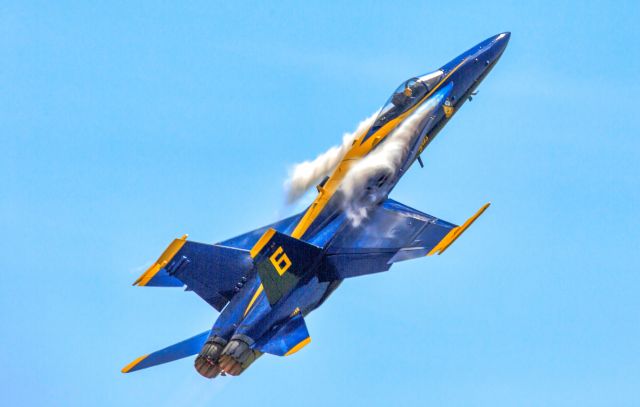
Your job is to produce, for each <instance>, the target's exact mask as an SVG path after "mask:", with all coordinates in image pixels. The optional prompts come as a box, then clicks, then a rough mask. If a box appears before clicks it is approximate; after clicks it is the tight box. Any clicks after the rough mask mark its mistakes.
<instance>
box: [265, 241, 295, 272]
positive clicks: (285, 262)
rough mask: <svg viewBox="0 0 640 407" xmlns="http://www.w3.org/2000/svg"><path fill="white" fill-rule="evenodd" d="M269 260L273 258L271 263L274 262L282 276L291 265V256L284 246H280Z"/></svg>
mask: <svg viewBox="0 0 640 407" xmlns="http://www.w3.org/2000/svg"><path fill="white" fill-rule="evenodd" d="M280 253H282V255H280ZM278 256H280V257H278ZM269 260H271V264H273V267H275V268H276V271H277V272H278V274H279V275H280V276H281V275H283V274H284V273H286V272H287V270H289V267H291V260H289V256H287V254H286V253H285V252H284V249H283V248H282V246H279V247H278V250H276V251H275V252H274V253H273V254H272V255H271V257H269Z"/></svg>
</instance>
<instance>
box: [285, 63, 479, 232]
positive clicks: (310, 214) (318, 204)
mask: <svg viewBox="0 0 640 407" xmlns="http://www.w3.org/2000/svg"><path fill="white" fill-rule="evenodd" d="M465 61H466V59H464V60H462V62H460V63H459V64H458V65H457V66H456V67H455V68H453V69H452V70H451V72H449V73H448V74H447V75H446V76H445V77H444V78H443V79H442V80H441V81H440V82H439V83H438V85H436V86H435V87H434V88H433V89H432V90H431V91H430V92H429V93H427V94H426V95H425V96H424V97H423V98H422V100H421V101H420V103H416V105H415V106H413V107H412V108H411V109H409V110H407V111H406V112H405V113H403V114H401V115H400V116H398V117H396V118H395V119H393V120H390V121H389V122H388V123H386V124H385V125H384V126H382V127H381V128H380V129H379V130H378V131H377V132H376V133H375V134H376V137H373V135H372V137H370V138H369V139H368V140H367V142H366V143H363V144H360V143H361V142H362V141H361V139H362V138H363V137H364V136H365V135H366V134H367V132H368V131H369V129H366V130H364V131H363V132H362V133H360V134H359V135H358V136H357V137H356V142H355V143H354V145H353V147H352V148H351V150H349V151H348V152H347V154H346V155H345V156H344V158H343V159H342V162H341V163H340V165H338V167H337V168H336V169H335V170H334V171H333V174H331V177H329V179H328V180H327V182H326V183H325V184H324V186H323V188H322V190H321V191H320V192H319V193H318V196H317V197H316V199H315V201H313V203H312V204H311V206H310V207H309V209H307V212H306V213H305V214H304V216H303V217H302V218H301V219H300V221H299V222H298V224H297V225H296V227H295V229H294V230H293V232H292V233H291V236H292V237H294V238H296V239H300V238H301V237H302V235H304V234H305V232H306V231H307V230H308V229H309V227H310V226H311V224H312V223H313V221H314V220H316V218H317V217H318V215H320V213H321V212H322V210H323V209H324V208H325V207H326V206H327V203H328V202H329V200H330V199H331V197H332V196H333V195H334V194H335V192H336V191H337V190H338V187H339V186H340V183H341V182H342V180H343V179H344V177H345V175H347V172H348V171H349V169H350V168H351V166H352V165H353V164H354V163H355V162H356V161H357V160H359V159H360V158H362V157H364V156H365V155H367V154H368V153H369V151H371V149H373V147H375V145H376V144H377V143H379V142H380V141H382V140H383V139H384V138H385V137H386V136H387V135H389V133H391V131H392V130H393V129H395V128H396V126H397V125H398V124H400V122H402V120H404V119H405V118H406V117H407V116H409V115H410V114H411V113H413V111H414V110H415V109H417V108H418V107H419V106H420V105H421V104H422V103H423V102H424V101H425V100H427V99H428V98H429V97H430V96H431V95H432V94H433V93H434V92H436V91H437V90H438V89H439V88H440V86H442V84H443V83H445V81H446V80H447V79H448V78H449V77H450V76H451V75H452V74H453V73H454V72H455V71H457V70H458V69H459V68H460V67H461V66H462V64H464V62H465Z"/></svg>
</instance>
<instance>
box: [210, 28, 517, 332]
mask: <svg viewBox="0 0 640 407" xmlns="http://www.w3.org/2000/svg"><path fill="white" fill-rule="evenodd" d="M509 37H510V34H509V33H502V34H499V35H496V36H493V37H490V38H488V39H486V40H485V41H482V42H481V43H479V44H478V45H476V46H475V47H472V48H470V49H469V50H467V51H466V52H464V53H462V54H461V55H459V56H458V57H456V58H454V59H453V60H451V61H450V62H448V63H447V64H445V65H444V66H443V67H442V68H441V70H442V71H443V72H444V74H443V78H445V79H444V80H442V82H441V83H439V84H438V85H437V86H438V90H436V91H435V92H434V93H433V95H431V96H430V97H429V98H427V99H425V100H424V101H422V102H421V103H422V104H425V105H426V104H428V103H434V100H435V103H437V105H438V106H441V104H442V103H443V102H444V100H443V99H448V101H449V102H450V103H451V105H452V106H453V107H454V109H458V108H459V107H460V106H461V105H462V104H463V103H464V101H465V100H466V99H467V97H468V96H469V95H470V93H471V92H472V91H473V90H474V89H475V88H476V87H477V86H478V84H479V83H480V82H481V81H482V79H484V77H485V76H486V74H487V73H488V72H489V71H490V70H491V68H492V67H493V66H494V64H495V63H496V62H497V60H498V59H499V58H500V56H501V55H502V53H503V51H504V49H505V47H506V45H507V43H508V41H509ZM418 110H419V108H418V109H416V111H418ZM414 114H415V113H414ZM409 117H410V116H409ZM405 120H406V119H405ZM448 120H449V118H447V117H446V116H445V114H444V112H443V111H442V109H436V110H435V111H434V113H433V117H432V118H431V120H424V123H422V126H423V127H422V128H420V129H419V133H420V136H419V137H418V138H417V139H416V140H415V141H414V142H413V144H412V146H411V148H410V153H409V154H408V156H407V159H406V162H405V163H403V165H402V167H401V168H402V170H401V171H400V175H399V176H398V177H397V178H396V179H393V180H391V181H390V182H389V184H388V185H386V187H385V188H386V190H385V191H386V194H385V195H388V193H389V192H390V191H391V190H392V189H393V187H395V185H396V184H397V182H398V180H399V178H400V177H401V175H402V174H404V172H406V170H408V168H409V167H410V166H411V165H412V164H413V162H414V161H415V159H416V157H417V155H418V154H419V150H420V147H421V146H422V147H423V148H424V146H425V145H426V144H428V143H430V142H431V141H432V140H433V138H434V137H435V135H436V134H437V133H438V132H439V131H440V129H442V127H443V126H444V125H445V124H446V122H447V121H448ZM426 136H428V137H429V139H428V140H427V141H426V144H425V145H423V141H424V137H426ZM340 198H341V197H340V194H339V193H337V194H336V195H334V197H333V198H332V199H331V200H330V201H329V203H328V204H327V206H326V207H325V209H324V210H323V212H322V213H321V214H320V216H318V218H317V219H316V220H315V221H314V222H313V223H312V225H311V226H310V227H309V229H308V230H307V232H306V233H305V234H304V235H303V240H305V241H307V242H309V243H311V244H314V245H316V246H318V247H321V248H323V249H324V250H325V251H327V252H330V251H331V249H332V243H333V242H334V241H336V240H339V239H337V238H338V237H339V236H340V234H341V233H342V231H343V230H345V229H346V226H347V224H348V223H349V221H348V219H347V218H346V216H345V214H344V211H343V207H342V205H341V204H340ZM302 215H303V214H298V215H295V216H292V217H290V218H287V219H284V220H282V221H280V222H278V223H276V224H274V225H270V227H273V228H274V229H276V230H277V231H279V232H282V233H287V234H290V233H291V232H292V230H293V228H294V227H295V225H296V224H297V223H298V222H299V220H300V218H301V217H302ZM267 228H268V227H265V228H262V229H258V230H256V231H253V232H249V233H247V234H244V235H241V236H238V237H236V238H233V239H230V240H227V241H225V242H222V243H220V244H222V245H228V246H233V247H240V248H244V249H247V250H249V249H250V248H251V247H252V246H253V245H254V244H255V243H256V242H257V240H258V239H259V238H260V236H262V234H263V233H264V231H265V230H266V229H267ZM339 283H340V282H339V281H335V282H331V283H329V282H323V281H320V280H319V279H318V277H317V275H307V276H306V277H304V278H303V279H302V280H301V281H300V283H299V284H298V286H297V287H296V288H294V289H293V290H292V291H291V292H290V293H289V294H288V295H287V297H285V298H283V299H282V300H280V301H279V302H278V303H277V304H275V305H274V306H270V305H269V303H268V301H267V298H266V295H265V294H264V292H262V293H261V294H260V295H259V296H258V298H257V299H256V300H255V302H254V304H253V305H252V307H251V309H250V310H249V311H248V312H247V314H246V316H245V315H244V314H245V310H246V308H247V306H248V304H249V302H250V301H251V298H252V297H253V295H254V293H255V291H256V290H257V289H258V287H259V285H260V281H259V277H258V276H257V274H256V273H255V272H253V274H252V275H251V276H250V277H249V281H248V282H247V284H245V286H244V287H243V288H242V289H241V290H240V292H238V293H237V294H236V296H235V297H234V298H233V300H232V301H231V302H229V304H228V305H227V306H226V308H225V309H224V310H223V311H222V313H221V315H220V316H219V318H218V320H217V321H216V323H215V325H214V327H213V332H212V333H213V334H214V335H218V336H222V337H224V338H226V339H229V338H230V337H231V336H232V335H233V334H234V333H235V334H243V335H246V336H248V337H250V338H252V339H253V340H258V339H260V338H263V339H264V336H265V335H272V334H273V332H275V331H276V330H277V327H278V326H279V325H280V324H282V323H283V322H284V321H286V320H287V319H288V318H289V317H290V315H291V314H292V313H293V312H294V310H295V309H296V308H300V311H301V312H302V314H303V315H306V314H308V313H309V312H311V311H313V310H314V309H316V308H317V307H318V306H319V305H320V304H322V302H324V300H326V298H327V297H328V295H330V294H331V292H332V291H333V290H334V289H335V288H336V287H337V285H339Z"/></svg>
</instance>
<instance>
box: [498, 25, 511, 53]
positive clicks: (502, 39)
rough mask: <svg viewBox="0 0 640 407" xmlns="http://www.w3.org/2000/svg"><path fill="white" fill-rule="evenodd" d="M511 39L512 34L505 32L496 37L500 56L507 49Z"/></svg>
mask: <svg viewBox="0 0 640 407" xmlns="http://www.w3.org/2000/svg"><path fill="white" fill-rule="evenodd" d="M510 38H511V33H510V32H509V31H505V32H503V33H501V34H498V35H496V37H495V46H496V47H497V48H498V54H502V52H503V51H504V49H505V48H506V47H507V44H508V43H509V39H510Z"/></svg>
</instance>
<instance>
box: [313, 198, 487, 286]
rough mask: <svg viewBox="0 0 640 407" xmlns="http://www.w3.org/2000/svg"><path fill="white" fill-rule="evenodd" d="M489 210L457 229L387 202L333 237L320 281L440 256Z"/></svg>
mask: <svg viewBox="0 0 640 407" xmlns="http://www.w3.org/2000/svg"><path fill="white" fill-rule="evenodd" d="M488 207H489V204H486V205H484V206H483V207H482V208H480V210H479V211H478V212H477V213H476V214H475V215H473V216H472V217H471V218H469V219H468V220H467V221H466V222H465V223H464V224H463V225H461V226H458V225H455V224H453V223H450V222H447V221H445V220H442V219H438V218H436V217H434V216H431V215H428V214H426V213H423V212H420V211H418V210H416V209H413V208H410V207H408V206H406V205H403V204H401V203H399V202H396V201H394V200H392V199H387V200H386V201H385V202H384V203H383V204H382V205H380V206H379V207H378V208H376V209H375V210H373V211H372V213H371V214H370V216H369V217H368V219H367V220H366V221H365V222H362V223H361V224H360V225H359V226H358V227H354V226H353V225H351V224H347V225H346V226H345V229H343V230H342V231H341V232H339V233H338V234H337V235H336V238H335V239H334V240H333V241H332V242H331V244H330V245H329V247H328V248H327V261H328V267H326V268H325V269H324V270H323V275H321V279H322V280H325V281H331V280H337V279H343V278H348V277H356V276H359V275H364V274H371V273H377V272H382V271H386V270H388V269H389V268H390V267H391V265H392V264H393V263H396V262H399V261H404V260H410V259H414V258H416V257H422V256H430V255H433V254H442V253H443V252H444V251H445V250H446V249H447V248H448V247H449V246H450V245H451V244H452V243H453V242H454V241H455V240H456V239H458V237H460V235H462V233H463V232H464V231H465V230H466V229H467V228H468V227H469V226H471V224H472V223H473V222H474V221H475V220H476V219H477V218H478V217H479V216H480V215H481V214H482V213H483V212H484V211H485V210H486V209H487V208H488Z"/></svg>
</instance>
